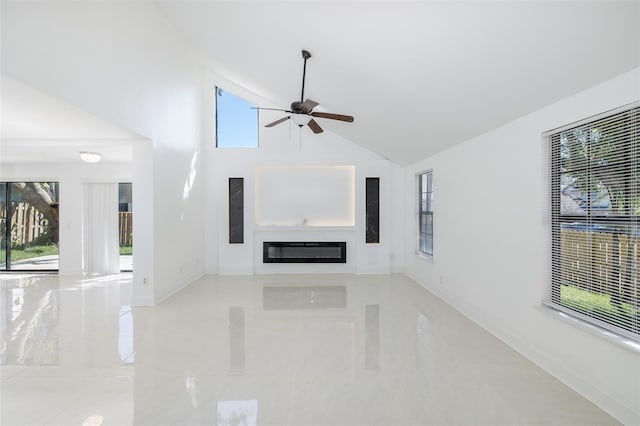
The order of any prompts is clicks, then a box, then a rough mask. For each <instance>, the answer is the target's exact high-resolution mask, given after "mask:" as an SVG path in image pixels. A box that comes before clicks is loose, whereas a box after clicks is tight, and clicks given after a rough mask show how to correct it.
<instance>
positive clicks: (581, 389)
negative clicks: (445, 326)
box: [404, 271, 640, 425]
mask: <svg viewBox="0 0 640 426" xmlns="http://www.w3.org/2000/svg"><path fill="white" fill-rule="evenodd" d="M404 274H405V275H406V276H407V277H409V278H411V279H412V280H413V281H415V282H416V283H418V284H419V285H420V286H421V287H423V288H424V289H425V290H427V291H429V292H431V293H432V294H434V295H435V296H437V297H438V298H440V299H441V300H442V301H444V302H445V303H447V304H448V305H450V306H451V307H452V308H454V309H455V310H456V311H458V312H460V313H461V314H462V315H464V316H466V317H467V318H469V319H470V320H471V321H473V322H474V323H475V324H477V325H479V326H480V327H482V328H483V329H485V330H486V331H488V332H489V333H491V334H492V335H493V336H495V337H496V338H498V339H499V340H501V341H502V342H504V343H505V344H506V345H508V346H509V347H511V348H512V349H514V350H515V351H516V352H518V353H519V354H520V355H522V356H523V357H525V358H527V359H528V360H530V361H531V362H533V363H534V364H536V365H537V366H538V367H540V368H542V369H543V370H544V371H546V372H547V373H549V374H551V375H552V376H553V377H555V378H557V379H558V380H560V381H561V382H562V383H564V384H565V385H567V386H568V387H570V388H571V389H573V390H574V391H575V392H577V393H578V394H580V395H581V396H583V397H584V398H586V399H587V400H589V401H591V402H592V403H593V404H595V405H596V406H598V407H599V408H601V409H602V410H603V411H605V412H607V413H608V414H609V415H611V416H612V417H614V418H616V419H617V420H618V421H620V422H622V423H623V424H626V425H638V424H640V413H638V412H635V411H634V410H633V409H631V408H629V407H627V406H625V405H623V404H621V403H619V402H618V401H616V400H615V399H613V398H611V397H610V396H608V395H607V394H605V393H603V392H601V391H600V390H599V389H598V388H596V387H595V386H593V385H591V384H589V383H587V382H585V381H584V380H582V379H581V378H580V376H579V375H576V374H574V373H573V372H572V371H570V370H568V369H567V368H566V367H564V366H563V365H561V364H559V363H557V362H556V361H554V360H553V359H552V358H550V357H548V356H547V355H545V354H543V353H542V352H540V351H538V350H536V348H535V347H533V346H532V345H530V344H529V343H527V342H525V341H524V340H523V339H521V338H519V337H518V336H515V335H513V334H512V333H510V332H509V331H507V330H506V329H504V327H502V326H500V325H499V324H498V323H497V322H496V321H492V320H491V319H487V318H486V315H484V314H483V313H480V312H478V311H477V310H476V309H474V308H473V307H471V306H469V305H468V304H467V303H465V302H464V301H462V300H460V299H459V298H458V297H456V296H454V295H452V294H451V293H449V292H447V291H446V290H444V289H442V288H440V287H438V286H434V285H429V284H428V283H424V282H421V281H420V280H419V279H418V278H417V277H416V276H414V275H413V274H411V273H409V272H406V271H405V273H404Z"/></svg>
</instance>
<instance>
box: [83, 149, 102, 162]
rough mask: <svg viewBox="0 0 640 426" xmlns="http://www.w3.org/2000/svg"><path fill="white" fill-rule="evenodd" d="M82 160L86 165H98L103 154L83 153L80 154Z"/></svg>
mask: <svg viewBox="0 0 640 426" xmlns="http://www.w3.org/2000/svg"><path fill="white" fill-rule="evenodd" d="M80 158H81V159H82V161H84V162H86V163H97V162H98V161H100V160H101V159H102V154H100V153H99V152H90V151H82V152H80Z"/></svg>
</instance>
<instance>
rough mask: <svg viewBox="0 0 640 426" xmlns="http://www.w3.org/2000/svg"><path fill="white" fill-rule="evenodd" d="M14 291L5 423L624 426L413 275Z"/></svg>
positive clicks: (28, 286)
mask: <svg viewBox="0 0 640 426" xmlns="http://www.w3.org/2000/svg"><path fill="white" fill-rule="evenodd" d="M0 289H1V292H0V297H1V300H0V307H1V308H2V311H1V315H0V321H1V325H2V346H1V348H0V361H1V364H2V366H1V379H2V381H1V388H0V391H1V393H0V397H1V402H0V409H1V418H0V423H1V424H2V425H7V426H8V425H84V426H97V425H130V424H136V425H137V424H141V425H215V424H219V425H251V424H259V425H458V424H460V425H466V424H484V425H516V424H530V425H543V424H556V425H571V424H575V425H588V424H592V425H605V424H615V423H616V422H615V421H614V420H613V419H612V418H611V417H609V416H607V415H606V414H605V413H603V412H602V411H601V410H599V409H598V408H597V407H595V406H594V405H593V404H591V403H590V402H588V401H587V400H585V399H584V398H582V397H580V396H579V395H577V394H576V393H575V392H573V391H572V390H570V389H569V388H567V387H566V386H564V385H563V384H561V383H560V382H558V381H557V380H555V379H554V378H552V377H551V376H549V375H548V374H546V373H544V372H543V371H542V370H540V369H539V368H537V367H536V366H535V365H533V364H532V363H530V362H529V361H527V360H525V359H524V358H522V357H521V356H519V355H518V354H516V353H515V352H514V351H513V350H511V349H509V348H508V347H507V346H505V345H504V344H502V343H501V342H500V341H498V340H497V339H496V338H494V337H492V336H491V335H489V334H488V333H486V332H485V331H483V330H482V329H480V328H479V327H478V326H476V325H474V324H473V323H472V322H470V321H469V320H467V319H466V318H464V317H463V316H461V315H460V314H458V313H457V312H456V311H454V310H453V309H451V308H450V307H449V306H447V305H446V304H444V303H442V302H441V301H439V300H438V299H437V298H435V297H434V296H432V295H430V294H429V293H428V292H427V291H425V290H424V289H422V288H421V287H419V286H418V285H417V284H416V283H414V282H413V281H411V280H409V279H408V278H406V277H405V276H403V275H391V276H353V275H327V276H321V275H305V276H255V277H217V276H207V277H204V278H202V279H200V280H199V281H197V282H196V283H194V284H192V285H191V286H189V287H188V288H186V289H185V290H183V291H182V292H180V293H178V294H177V295H175V296H174V297H172V298H171V299H169V300H167V301H166V302H164V303H162V304H161V305H159V306H156V307H153V308H131V306H130V305H129V302H130V298H131V275H130V274H121V275H117V276H113V277H102V278H91V279H86V280H81V279H73V278H59V277H58V276H56V275H49V276H33V275H32V276H6V275H5V276H0Z"/></svg>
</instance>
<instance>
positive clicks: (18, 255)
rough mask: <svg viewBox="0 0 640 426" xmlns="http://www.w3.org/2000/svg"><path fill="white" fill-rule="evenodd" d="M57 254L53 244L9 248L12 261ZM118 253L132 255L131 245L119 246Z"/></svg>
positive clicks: (56, 247)
mask: <svg viewBox="0 0 640 426" xmlns="http://www.w3.org/2000/svg"><path fill="white" fill-rule="evenodd" d="M57 254H58V246H57V245H55V244H46V245H37V246H29V247H13V248H11V260H13V261H17V260H24V259H32V258H34V257H40V256H50V255H57ZM120 254H121V255H132V254H133V247H132V246H123V247H120ZM2 256H4V251H2Z"/></svg>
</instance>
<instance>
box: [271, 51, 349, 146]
mask: <svg viewBox="0 0 640 426" xmlns="http://www.w3.org/2000/svg"><path fill="white" fill-rule="evenodd" d="M310 57H311V53H309V52H308V51H307V50H303V51H302V58H303V59H304V68H303V69H302V93H301V94H300V100H299V101H293V102H291V109H288V110H287V109H277V108H258V109H265V110H272V111H283V112H286V113H288V114H290V115H287V116H286V117H282V118H280V119H278V120H276V121H274V122H271V123H269V124H267V125H265V126H264V127H273V126H275V125H277V124H280V123H283V122H285V121H287V120H289V119H291V118H293V121H294V122H295V123H296V124H297V125H298V126H299V127H302V126H304V125H305V124H306V125H307V126H309V128H310V129H311V131H313V133H322V132H323V130H322V127H320V125H319V124H318V122H317V121H316V120H314V118H328V119H330V120H339V121H346V122H348V123H351V122H353V117H352V116H350V115H343V114H333V113H330V112H315V111H313V109H314V108H315V107H316V106H318V105H319V104H318V102H316V101H313V100H311V99H304V81H305V77H306V74H307V59H309V58H310Z"/></svg>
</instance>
